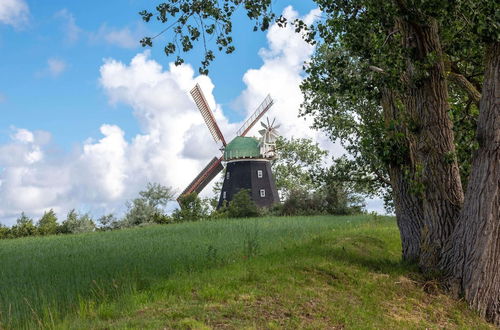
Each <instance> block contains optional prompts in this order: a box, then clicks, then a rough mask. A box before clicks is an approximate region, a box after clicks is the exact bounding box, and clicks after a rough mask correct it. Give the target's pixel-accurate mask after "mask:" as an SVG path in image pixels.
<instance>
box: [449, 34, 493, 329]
mask: <svg viewBox="0 0 500 330" xmlns="http://www.w3.org/2000/svg"><path fill="white" fill-rule="evenodd" d="M477 140H478V142H479V149H478V150H477V151H476V153H475V155H474V159H473V164H472V172H471V174H470V178H469V183H468V186H467V192H466V195H465V203H464V207H463V210H462V213H461V214H460V217H459V220H458V223H457V227H456V229H455V231H454V232H453V235H452V236H451V237H450V241H449V244H448V245H447V249H446V251H445V252H444V254H443V259H442V268H443V269H444V271H445V274H446V275H447V276H449V283H448V284H449V285H450V287H451V288H452V289H453V291H454V292H455V293H456V294H460V295H464V296H465V299H466V300H467V302H468V303H469V305H470V306H471V307H473V308H474V309H476V310H478V311H479V313H480V314H481V315H482V316H483V317H485V318H486V319H487V320H488V321H490V322H493V323H494V324H495V325H497V326H500V43H498V42H497V43H495V44H494V45H492V46H491V47H490V48H489V50H488V54H487V59H486V70H485V74H484V83H483V89H482V96H481V101H480V105H479V118H478V127H477Z"/></svg>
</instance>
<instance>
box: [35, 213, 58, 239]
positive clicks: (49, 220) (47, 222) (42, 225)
mask: <svg viewBox="0 0 500 330" xmlns="http://www.w3.org/2000/svg"><path fill="white" fill-rule="evenodd" d="M37 227H38V233H39V234H40V235H54V234H56V233H57V217H56V214H55V212H54V210H52V209H50V210H49V211H46V212H45V213H44V214H43V216H42V217H41V218H40V220H38V223H37Z"/></svg>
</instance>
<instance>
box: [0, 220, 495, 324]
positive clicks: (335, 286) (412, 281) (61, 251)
mask: <svg viewBox="0 0 500 330" xmlns="http://www.w3.org/2000/svg"><path fill="white" fill-rule="evenodd" d="M0 262H1V268H0V329H1V328H36V327H39V328H61V329H66V328H81V329H88V328H165V327H166V328H184V329H191V328H200V329H201V328H218V327H229V328H245V327H246V328H304V327H305V328H353V329H358V328H464V329H466V328H489V326H488V325H487V324H486V323H484V322H483V321H481V319H479V318H478V317H477V316H476V315H475V314H474V313H473V312H471V311H469V310H468V309H467V308H466V306H465V304H464V303H463V302H458V301H454V300H451V299H450V298H448V297H447V296H445V295H443V294H441V293H440V292H439V290H438V289H437V288H436V286H435V285H434V284H433V283H432V282H430V283H424V282H423V281H422V280H420V279H419V277H418V276H417V275H416V272H415V269H413V268H412V267H411V266H408V265H404V264H402V263H401V262H400V242H399V235H398V231H397V228H396V226H395V221H394V219H393V218H390V217H387V218H380V217H377V218H374V217H372V216H345V217H333V216H318V217H280V218H269V219H262V218H260V219H239V220H217V221H206V222H196V223H184V224H176V225H166V226H150V227H143V228H136V229H129V230H120V231H114V232H98V233H91V234H82V235H68V236H52V237H37V238H25V239H15V240H4V241H0Z"/></svg>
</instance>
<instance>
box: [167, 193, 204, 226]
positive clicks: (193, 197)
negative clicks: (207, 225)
mask: <svg viewBox="0 0 500 330" xmlns="http://www.w3.org/2000/svg"><path fill="white" fill-rule="evenodd" d="M179 205H180V207H181V208H180V209H176V210H175V211H174V213H173V214H172V217H173V218H174V220H175V221H194V220H200V219H203V218H206V217H208V214H209V206H208V205H207V202H206V201H204V200H202V199H200V197H198V194H197V193H195V192H194V193H191V194H187V195H183V196H181V197H180V198H179Z"/></svg>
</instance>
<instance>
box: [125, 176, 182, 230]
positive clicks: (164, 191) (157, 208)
mask: <svg viewBox="0 0 500 330" xmlns="http://www.w3.org/2000/svg"><path fill="white" fill-rule="evenodd" d="M139 195H140V196H141V197H139V198H136V199H134V200H133V201H132V202H129V203H128V211H127V214H125V218H124V220H123V224H124V225H125V226H137V225H140V224H144V223H154V222H160V223H163V222H164V221H163V220H165V212H164V210H163V208H165V207H166V206H167V203H168V202H169V201H171V200H172V199H173V197H174V193H173V191H172V189H171V188H170V187H165V186H162V185H161V184H159V183H148V184H147V186H146V190H144V191H141V192H139Z"/></svg>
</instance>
